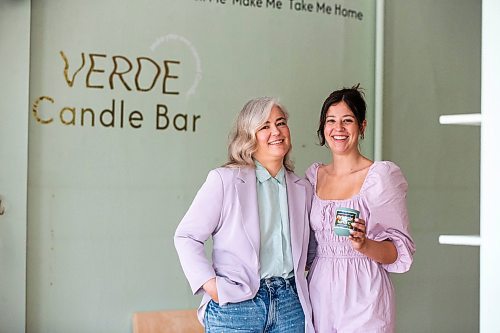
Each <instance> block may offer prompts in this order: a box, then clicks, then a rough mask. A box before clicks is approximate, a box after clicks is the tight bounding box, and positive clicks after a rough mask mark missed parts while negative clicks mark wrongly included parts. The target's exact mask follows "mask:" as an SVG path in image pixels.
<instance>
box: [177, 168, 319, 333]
mask: <svg viewBox="0 0 500 333" xmlns="http://www.w3.org/2000/svg"><path fill="white" fill-rule="evenodd" d="M285 177H286V185H287V196H288V211H289V221H290V236H291V242H292V256H293V266H294V273H295V280H296V285H297V293H298V295H299V299H300V303H301V304H302V308H303V309H304V315H305V320H306V332H314V329H313V326H312V311H311V304H310V299H309V291H308V287H307V282H306V279H305V265H306V259H307V248H308V242H309V230H310V229H309V213H310V210H311V202H312V187H311V185H310V183H309V182H308V181H306V180H304V179H301V178H299V177H298V176H296V175H295V174H294V173H292V172H286V176H285ZM210 236H212V239H213V250H212V263H211V262H210V261H209V260H207V258H206V256H205V248H204V243H205V241H206V240H207V239H208V238H209V237H210ZM174 241H175V247H176V249H177V253H178V254H179V259H180V262H181V265H182V269H183V270H184V273H185V275H186V277H187V279H188V281H189V284H190V286H191V289H192V291H193V293H194V294H199V293H201V294H203V299H202V302H201V305H200V307H199V309H198V318H199V319H200V321H201V322H203V317H204V314H205V308H206V305H207V303H208V302H209V301H210V296H208V294H206V293H205V292H204V290H203V288H202V286H203V284H204V283H205V282H207V281H208V280H210V279H212V278H214V277H215V278H216V283H217V289H218V296H219V304H220V305H224V304H226V303H236V302H241V301H245V300H248V299H252V298H253V297H254V296H255V295H256V293H257V291H258V289H259V286H260V276H259V265H260V264H259V248H260V229H259V212H258V203H257V184H256V176H255V169H253V168H237V169H234V168H218V169H215V170H212V171H210V173H209V174H208V177H207V180H206V181H205V183H204V184H203V186H202V187H201V188H200V190H199V191H198V193H197V194H196V197H195V198H194V200H193V203H192V204H191V207H189V210H188V211H187V213H186V215H185V216H184V218H183V219H182V221H181V222H180V224H179V226H178V227H177V230H176V232H175V237H174Z"/></svg>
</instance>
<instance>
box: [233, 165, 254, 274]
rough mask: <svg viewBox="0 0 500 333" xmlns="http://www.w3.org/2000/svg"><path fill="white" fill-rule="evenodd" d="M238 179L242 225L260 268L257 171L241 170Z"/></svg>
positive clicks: (237, 188)
mask: <svg viewBox="0 0 500 333" xmlns="http://www.w3.org/2000/svg"><path fill="white" fill-rule="evenodd" d="M238 178H239V179H240V180H241V182H240V183H237V184H236V192H237V193H238V201H239V204H240V208H241V217H242V218H241V223H242V225H243V230H244V231H245V233H246V235H247V237H248V240H249V241H250V244H251V245H252V247H253V249H254V253H255V258H254V259H255V261H256V264H257V266H256V267H259V250H260V227H259V226H260V222H259V206H258V202H257V180H256V177H255V170H254V169H251V168H241V169H239V172H238Z"/></svg>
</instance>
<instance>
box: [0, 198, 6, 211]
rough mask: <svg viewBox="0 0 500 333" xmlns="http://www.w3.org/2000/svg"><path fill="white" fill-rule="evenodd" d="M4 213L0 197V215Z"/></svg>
mask: <svg viewBox="0 0 500 333" xmlns="http://www.w3.org/2000/svg"><path fill="white" fill-rule="evenodd" d="M4 213H5V207H4V206H3V204H2V199H0V215H3V214H4Z"/></svg>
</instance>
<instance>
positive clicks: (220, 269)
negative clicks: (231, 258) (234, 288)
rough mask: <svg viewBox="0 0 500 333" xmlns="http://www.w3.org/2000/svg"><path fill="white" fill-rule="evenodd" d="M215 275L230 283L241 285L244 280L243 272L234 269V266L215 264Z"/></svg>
mask: <svg viewBox="0 0 500 333" xmlns="http://www.w3.org/2000/svg"><path fill="white" fill-rule="evenodd" d="M214 270H215V275H217V276H218V277H219V278H223V279H224V280H226V281H227V282H228V283H231V284H235V285H240V284H241V283H242V282H243V281H241V280H242V279H241V272H240V271H238V270H236V269H234V267H232V266H225V265H224V266H221V265H218V266H215V267H214Z"/></svg>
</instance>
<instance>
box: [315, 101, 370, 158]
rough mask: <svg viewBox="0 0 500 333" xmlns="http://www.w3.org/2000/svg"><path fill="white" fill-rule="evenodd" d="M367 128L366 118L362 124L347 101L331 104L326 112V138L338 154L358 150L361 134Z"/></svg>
mask: <svg viewBox="0 0 500 333" xmlns="http://www.w3.org/2000/svg"><path fill="white" fill-rule="evenodd" d="M365 128H366V120H365V121H363V123H362V124H361V126H360V125H359V124H358V121H357V119H356V117H355V116H354V113H353V112H352V111H351V109H349V107H348V106H347V104H346V103H345V102H340V103H337V104H335V105H331V106H330V107H329V108H328V111H327V113H326V121H325V128H324V131H323V133H324V135H325V140H326V142H327V144H328V146H329V147H330V149H331V150H332V151H333V152H334V153H336V154H347V153H349V152H352V151H353V150H355V151H358V142H359V136H360V135H361V134H362V133H363V132H364V130H365Z"/></svg>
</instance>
